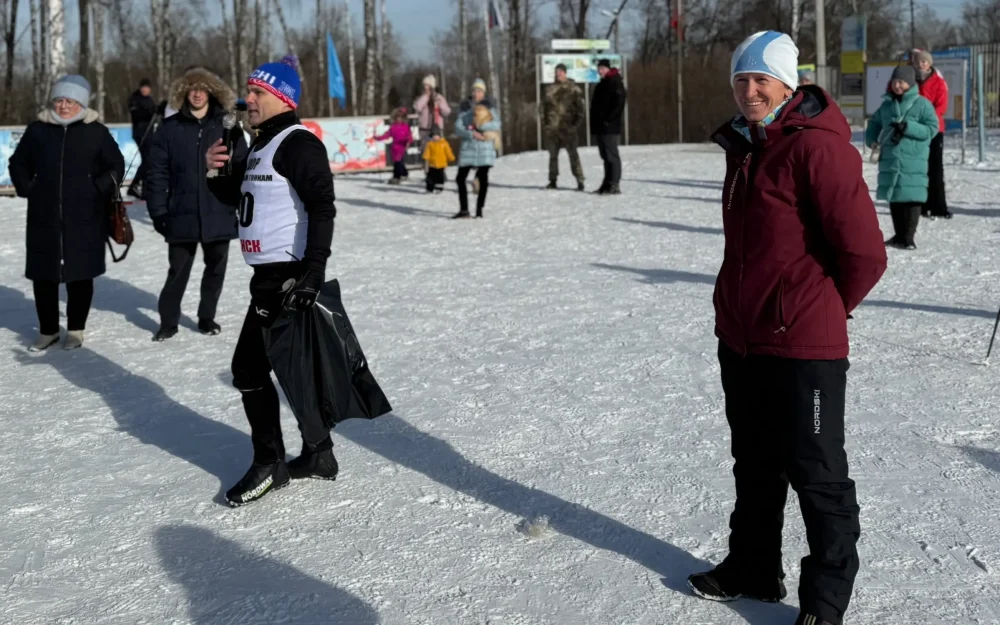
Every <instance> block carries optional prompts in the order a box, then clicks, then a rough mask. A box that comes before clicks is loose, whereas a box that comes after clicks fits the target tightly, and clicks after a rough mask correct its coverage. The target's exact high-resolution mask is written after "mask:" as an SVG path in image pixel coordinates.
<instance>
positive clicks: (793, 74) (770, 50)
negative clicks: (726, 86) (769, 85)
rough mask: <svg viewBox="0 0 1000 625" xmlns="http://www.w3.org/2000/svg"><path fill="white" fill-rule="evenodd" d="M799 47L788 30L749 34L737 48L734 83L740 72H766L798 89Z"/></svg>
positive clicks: (731, 79)
mask: <svg viewBox="0 0 1000 625" xmlns="http://www.w3.org/2000/svg"><path fill="white" fill-rule="evenodd" d="M798 65H799V49H798V48H797V47H796V45H795V42H793V41H792V38H791V37H789V36H788V35H786V34H784V33H779V32H776V31H773V30H765V31H761V32H759V33H755V34H754V35H751V36H750V37H748V38H747V39H746V40H745V41H744V42H743V43H741V44H740V46H739V47H738V48H736V52H734V53H733V60H732V64H731V66H730V70H731V71H730V82H735V80H736V76H737V74H766V75H768V76H773V77H774V78H777V79H778V80H780V81H781V82H783V83H785V84H786V85H788V86H789V87H790V88H792V89H795V88H797V87H798V86H799V73H798Z"/></svg>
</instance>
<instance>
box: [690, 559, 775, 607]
mask: <svg viewBox="0 0 1000 625" xmlns="http://www.w3.org/2000/svg"><path fill="white" fill-rule="evenodd" d="M688 586H689V587H690V588H691V590H692V591H694V594H696V595H698V596H699V597H701V598H702V599H708V600H710V601H723V602H725V601H736V600H737V599H743V598H746V599H754V600H756V601H763V602H765V603H778V602H779V601H781V600H782V599H784V598H785V597H786V596H787V595H788V592H787V591H786V590H785V584H784V582H782V581H781V579H778V578H773V579H769V578H762V577H761V576H759V575H747V574H745V573H743V572H741V571H733V570H732V568H731V567H727V566H726V564H725V563H723V564H720V565H719V566H717V567H715V568H714V569H713V570H711V571H708V572H705V573H695V574H694V575H692V576H691V577H689V578H688Z"/></svg>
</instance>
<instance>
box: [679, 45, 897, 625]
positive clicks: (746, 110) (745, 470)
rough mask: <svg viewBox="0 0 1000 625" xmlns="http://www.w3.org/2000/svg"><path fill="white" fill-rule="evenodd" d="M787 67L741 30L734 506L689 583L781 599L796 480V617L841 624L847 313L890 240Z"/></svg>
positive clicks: (828, 101) (727, 294) (852, 534)
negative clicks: (789, 501) (715, 556)
mask: <svg viewBox="0 0 1000 625" xmlns="http://www.w3.org/2000/svg"><path fill="white" fill-rule="evenodd" d="M797 65H798V49H797V48H796V47H795V44H794V43H793V42H792V40H791V38H790V37H788V35H784V34H781V33H777V32H773V31H768V32H761V33H757V34H756V35H753V36H752V37H750V38H749V39H747V40H746V41H745V42H743V44H741V45H740V47H739V48H737V50H736V52H735V54H734V55H733V61H732V66H731V69H732V71H731V82H732V86H733V95H734V98H735V100H736V105H737V106H738V107H739V110H740V113H741V114H740V115H737V116H736V117H735V118H734V119H733V120H732V121H730V122H727V123H726V124H724V125H723V126H722V127H721V128H720V129H719V130H718V131H717V132H716V133H715V135H714V137H713V138H714V140H715V141H716V143H718V144H719V145H720V146H722V148H723V149H724V150H725V152H726V163H727V167H726V179H725V185H724V187H723V197H722V219H723V229H724V231H725V255H724V258H723V262H722V268H721V269H720V271H719V276H718V279H717V281H716V287H715V297H714V300H715V311H716V325H715V333H716V335H717V336H718V337H719V361H720V364H721V367H722V388H723V391H724V392H725V398H726V419H727V420H728V421H729V426H730V429H731V432H732V453H733V457H734V458H735V460H736V464H735V467H734V468H733V474H734V476H735V478H736V508H735V510H734V512H733V514H732V516H731V517H730V523H729V527H730V529H731V533H730V536H729V555H728V556H727V557H726V559H725V561H724V562H722V564H720V565H719V566H718V567H716V568H715V569H714V570H712V571H709V572H706V573H699V574H696V575H692V576H691V577H690V578H689V584H690V586H691V588H692V589H693V590H694V592H695V593H697V594H698V595H699V596H702V597H704V598H706V599H713V600H716V601H731V600H735V599H739V598H741V597H747V598H752V599H759V600H762V601H769V602H777V601H780V600H782V599H783V598H784V597H785V594H786V592H785V587H784V584H783V582H782V579H783V578H784V571H783V570H782V566H781V528H782V520H783V515H784V507H785V499H786V497H787V494H788V486H789V484H791V486H792V488H794V489H795V491H796V492H797V493H798V495H799V502H800V505H801V507H802V516H803V518H804V520H805V524H806V535H807V537H808V542H809V555H808V556H807V557H806V558H804V559H803V561H802V576H801V579H800V582H799V605H800V609H801V613H800V615H799V620H798V621H796V623H797V624H799V625H803V624H805V625H824V624H831V625H839V624H840V623H841V622H842V619H843V616H844V612H845V611H846V610H847V605H848V602H849V601H850V597H851V592H852V589H853V585H854V578H855V576H856V574H857V571H858V555H857V550H856V548H855V545H856V543H857V540H858V536H859V534H860V526H859V522H858V512H859V510H858V504H857V498H856V494H855V489H854V482H853V481H851V479H850V478H849V477H848V468H847V454H846V453H845V451H844V412H845V398H846V391H847V369H848V362H847V354H848V340H847V318H848V315H849V314H850V312H851V311H852V310H853V309H854V308H855V307H856V306H857V305H858V304H860V303H861V300H862V299H864V297H865V296H866V295H867V294H868V292H869V291H870V290H871V289H872V287H874V286H875V284H876V283H877V282H878V280H879V278H880V277H881V276H882V273H883V272H884V271H885V267H886V253H885V246H884V245H883V242H882V241H883V239H882V232H881V231H880V230H879V225H878V219H877V217H876V214H875V207H874V205H873V204H872V200H871V197H870V195H869V193H868V187H867V186H866V185H865V181H864V179H863V177H862V173H861V155H860V154H859V152H858V150H857V149H856V148H855V147H854V146H853V145H851V130H850V128H849V127H848V125H847V120H846V119H845V118H844V114H843V113H842V112H841V111H840V110H839V109H838V107H837V105H836V103H834V101H833V99H832V98H831V97H830V96H829V94H827V93H826V92H825V91H823V90H822V89H821V88H819V87H816V86H812V85H809V86H804V87H801V88H797V87H798V77H797V73H796V66H797Z"/></svg>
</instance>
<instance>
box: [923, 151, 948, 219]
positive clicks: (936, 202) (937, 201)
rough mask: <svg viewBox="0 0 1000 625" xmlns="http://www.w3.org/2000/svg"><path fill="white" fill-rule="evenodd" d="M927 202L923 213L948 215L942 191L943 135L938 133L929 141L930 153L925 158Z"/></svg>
mask: <svg viewBox="0 0 1000 625" xmlns="http://www.w3.org/2000/svg"><path fill="white" fill-rule="evenodd" d="M927 178H928V185H927V202H926V203H925V204H924V207H923V211H922V212H923V213H924V214H925V215H932V216H934V217H944V216H945V215H947V214H948V200H947V198H946V197H945V191H944V133H943V132H939V133H937V134H936V135H934V138H933V139H931V151H930V155H929V156H928V158H927Z"/></svg>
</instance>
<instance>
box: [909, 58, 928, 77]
mask: <svg viewBox="0 0 1000 625" xmlns="http://www.w3.org/2000/svg"><path fill="white" fill-rule="evenodd" d="M912 65H913V68H914V69H915V70H917V71H918V72H921V73H924V74H926V73H927V72H929V71H931V62H930V61H928V60H927V59H922V60H919V61H918V60H917V59H913V61H912Z"/></svg>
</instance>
